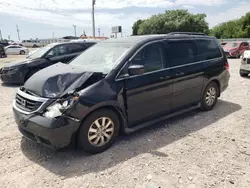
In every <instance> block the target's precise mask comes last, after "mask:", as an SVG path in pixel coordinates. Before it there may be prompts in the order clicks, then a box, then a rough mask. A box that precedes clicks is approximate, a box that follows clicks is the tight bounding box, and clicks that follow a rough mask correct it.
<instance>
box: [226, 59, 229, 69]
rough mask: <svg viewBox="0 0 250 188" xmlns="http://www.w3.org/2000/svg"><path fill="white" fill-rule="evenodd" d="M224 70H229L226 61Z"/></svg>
mask: <svg viewBox="0 0 250 188" xmlns="http://www.w3.org/2000/svg"><path fill="white" fill-rule="evenodd" d="M225 68H226V70H229V64H228V61H226V63H225Z"/></svg>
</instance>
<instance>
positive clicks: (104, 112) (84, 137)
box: [77, 109, 120, 154]
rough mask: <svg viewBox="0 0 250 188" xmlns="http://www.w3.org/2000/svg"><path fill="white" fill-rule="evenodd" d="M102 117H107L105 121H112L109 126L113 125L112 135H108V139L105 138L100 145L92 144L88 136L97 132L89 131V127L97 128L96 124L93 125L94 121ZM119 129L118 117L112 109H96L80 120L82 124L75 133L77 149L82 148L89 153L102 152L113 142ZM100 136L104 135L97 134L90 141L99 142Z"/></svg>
mask: <svg viewBox="0 0 250 188" xmlns="http://www.w3.org/2000/svg"><path fill="white" fill-rule="evenodd" d="M103 117H106V118H109V119H107V120H106V121H109V120H111V121H112V122H113V124H111V127H113V131H112V133H110V134H112V135H111V136H110V139H106V143H105V144H103V145H100V146H97V145H93V143H91V139H90V137H91V136H93V135H94V134H95V135H96V134H97V133H93V132H91V131H90V128H94V129H98V128H97V126H95V124H94V122H95V121H96V120H98V119H100V118H103ZM100 121H101V119H100V120H99V122H100ZM106 121H105V122H106ZM101 127H104V126H101ZM106 129H107V130H108V129H110V128H109V127H107V128H106ZM92 130H93V129H92ZM119 130H120V121H119V117H118V116H117V114H116V113H115V112H114V111H113V110H110V109H100V110H97V111H95V112H93V113H91V114H90V115H89V116H88V117H87V118H86V119H85V120H84V121H83V122H82V125H81V127H80V129H79V131H78V134H77V146H78V148H79V149H82V150H83V151H84V152H86V153H90V154H96V153H100V152H103V151H105V150H106V149H108V148H109V147H110V146H111V145H112V144H113V143H114V142H115V140H116V138H117V137H118V135H119ZM89 131H90V132H89ZM106 133H107V132H106ZM95 135H94V136H95ZM100 137H105V136H104V135H99V136H97V137H95V138H96V139H92V142H95V141H97V140H99V141H97V142H98V143H99V142H100V143H101V140H102V139H101V138H100ZM105 138H107V137H105ZM104 141H105V140H104Z"/></svg>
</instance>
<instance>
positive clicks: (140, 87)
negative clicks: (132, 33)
mask: <svg viewBox="0 0 250 188" xmlns="http://www.w3.org/2000/svg"><path fill="white" fill-rule="evenodd" d="M164 51H165V50H164V45H163V43H162V42H161V41H160V42H154V43H149V44H147V45H146V46H144V47H143V48H142V49H141V50H139V51H138V52H137V53H136V55H135V56H134V57H133V58H132V60H131V61H130V63H129V65H143V66H144V74H143V75H136V76H128V77H127V78H125V95H126V101H127V113H128V122H129V126H134V125H137V124H140V123H143V122H145V121H147V120H149V119H152V118H156V117H157V116H161V115H162V114H165V113H168V112H170V110H171V95H172V84H171V82H170V79H171V78H170V71H169V69H168V65H167V64H166V58H165V52H164ZM129 65H128V66H129Z"/></svg>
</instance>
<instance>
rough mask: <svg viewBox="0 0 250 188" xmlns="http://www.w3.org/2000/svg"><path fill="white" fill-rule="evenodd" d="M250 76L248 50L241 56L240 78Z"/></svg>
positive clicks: (249, 55) (249, 53)
mask: <svg viewBox="0 0 250 188" xmlns="http://www.w3.org/2000/svg"><path fill="white" fill-rule="evenodd" d="M249 74H250V50H246V51H245V52H244V54H243V55H242V56H241V65H240V76H242V77H245V76H248V75H249Z"/></svg>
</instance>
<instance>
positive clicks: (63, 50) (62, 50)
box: [47, 45, 68, 57]
mask: <svg viewBox="0 0 250 188" xmlns="http://www.w3.org/2000/svg"><path fill="white" fill-rule="evenodd" d="M67 53H68V50H67V46H66V45H59V46H55V47H54V48H53V49H52V50H51V51H50V52H49V53H48V54H47V56H49V57H55V56H60V55H66V54H67Z"/></svg>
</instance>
